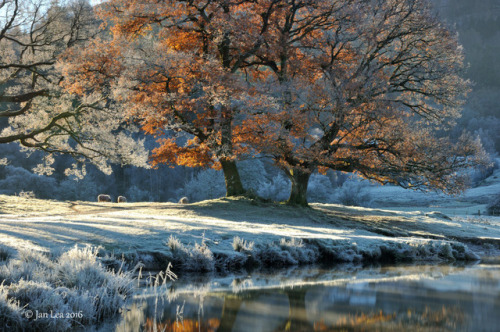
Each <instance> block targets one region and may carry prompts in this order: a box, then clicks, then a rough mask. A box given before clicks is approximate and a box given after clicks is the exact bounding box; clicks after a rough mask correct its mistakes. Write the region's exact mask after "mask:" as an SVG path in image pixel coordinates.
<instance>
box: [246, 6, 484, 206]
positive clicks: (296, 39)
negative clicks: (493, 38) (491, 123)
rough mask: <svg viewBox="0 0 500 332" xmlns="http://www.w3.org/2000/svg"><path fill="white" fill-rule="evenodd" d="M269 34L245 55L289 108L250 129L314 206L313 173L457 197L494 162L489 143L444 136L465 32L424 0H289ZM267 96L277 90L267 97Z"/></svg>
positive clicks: (461, 88)
mask: <svg viewBox="0 0 500 332" xmlns="http://www.w3.org/2000/svg"><path fill="white" fill-rule="evenodd" d="M283 3H284V5H283V7H282V11H283V13H282V14H281V15H280V16H279V17H278V18H277V19H276V20H272V24H271V26H270V27H269V28H268V30H269V31H271V32H272V37H273V38H270V39H268V40H266V43H265V46H266V47H263V48H261V49H260V50H259V52H257V53H256V55H255V57H252V58H251V59H249V61H248V62H247V63H246V64H247V65H248V70H249V71H253V72H254V73H255V74H254V77H256V78H258V79H257V80H256V81H260V83H258V82H256V83H255V84H256V85H258V84H260V85H261V86H262V87H263V89H262V93H263V94H265V91H267V92H271V96H272V97H273V98H275V99H277V100H280V101H281V103H279V105H280V107H278V108H276V109H274V110H272V111H268V112H257V114H255V115H254V116H253V117H251V118H248V119H247V120H246V121H245V123H244V125H245V126H246V127H247V128H252V130H249V131H248V137H247V138H248V141H249V142H252V144H253V145H254V146H255V147H256V149H257V150H258V151H260V152H267V153H268V154H270V155H272V156H273V157H274V159H275V161H276V163H277V164H278V165H279V166H280V167H281V168H282V169H283V170H284V171H285V173H286V174H287V176H288V177H289V179H290V180H291V182H292V191H291V195H290V198H289V203H290V204H297V205H307V200H306V193H307V183H308V180H309V177H310V175H311V173H312V172H314V171H316V170H318V169H319V170H320V171H324V170H326V169H332V170H336V171H344V172H355V173H357V174H359V175H361V176H363V177H364V178H367V179H371V180H375V181H377V182H380V183H383V184H386V183H393V184H397V185H400V186H402V187H404V188H412V189H422V190H429V189H437V190H441V191H444V192H447V193H458V192H460V191H462V190H463V189H464V187H465V185H466V179H465V171H466V169H467V168H469V167H473V166H474V165H477V164H479V163H484V162H485V159H486V158H485V156H484V152H483V150H482V147H481V144H480V142H479V141H478V140H477V139H475V138H474V137H472V136H471V135H469V134H467V133H464V134H463V135H462V136H461V137H460V138H459V139H458V140H457V141H456V142H453V141H452V140H451V139H450V138H447V137H445V136H443V135H442V132H443V131H445V130H446V129H448V128H450V126H452V125H453V124H454V119H456V118H457V117H458V116H459V115H460V107H461V105H462V103H463V101H464V97H465V95H466V93H467V91H468V89H469V83H468V82H467V81H466V80H464V79H462V78H461V76H460V74H461V71H462V67H463V55H462V49H461V47H460V45H459V44H458V43H457V40H456V36H455V35H454V34H453V33H452V32H451V31H449V30H448V29H447V28H445V27H444V26H443V25H442V24H441V23H440V22H439V20H437V19H436V17H435V16H434V14H433V12H432V9H431V8H430V5H429V3H428V1H426V0H369V1H366V0H351V1H336V0H324V1H284V2H283ZM267 94H269V93H267Z"/></svg>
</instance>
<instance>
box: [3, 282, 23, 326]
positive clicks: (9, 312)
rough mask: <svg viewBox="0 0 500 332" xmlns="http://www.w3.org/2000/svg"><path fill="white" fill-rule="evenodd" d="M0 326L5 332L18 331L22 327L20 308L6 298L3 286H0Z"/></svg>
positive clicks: (12, 300)
mask: <svg viewBox="0 0 500 332" xmlns="http://www.w3.org/2000/svg"><path fill="white" fill-rule="evenodd" d="M0 326H3V328H4V329H5V330H6V331H19V330H21V327H22V315H21V308H20V307H19V306H18V305H17V304H16V303H15V301H14V299H9V298H8V297H7V292H6V291H5V287H4V286H3V285H2V286H0Z"/></svg>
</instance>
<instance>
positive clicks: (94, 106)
mask: <svg viewBox="0 0 500 332" xmlns="http://www.w3.org/2000/svg"><path fill="white" fill-rule="evenodd" d="M0 14H1V18H0V119H1V120H0V121H1V125H2V131H1V133H0V143H11V142H17V143H19V144H20V145H21V146H22V147H23V148H24V149H25V150H27V151H33V150H42V151H44V152H45V153H46V154H45V156H44V158H43V163H42V164H40V166H39V167H38V169H37V171H38V172H39V173H42V174H43V173H45V174H51V173H52V171H53V168H52V167H51V164H52V163H53V162H54V155H55V154H67V155H71V156H73V157H74V159H75V164H74V165H73V166H72V167H70V168H69V169H68V174H77V173H80V174H81V173H82V172H81V169H80V172H78V170H79V168H78V167H77V165H78V164H81V165H83V164H84V162H85V161H89V160H90V161H91V162H93V163H94V164H95V165H97V166H98V167H99V168H100V169H101V170H102V171H104V172H107V173H109V172H110V165H109V162H115V163H117V162H123V163H132V164H136V165H141V164H142V165H144V164H145V163H146V161H147V152H146V151H145V149H143V148H142V146H141V142H138V141H137V140H134V139H133V137H131V134H130V133H128V132H129V130H130V129H133V128H128V127H129V126H127V122H126V121H125V119H124V116H123V112H122V110H121V109H120V108H119V107H115V105H113V104H112V103H110V101H109V100H107V99H105V98H102V96H94V95H86V96H82V97H77V96H76V95H71V94H69V93H67V92H66V91H65V90H64V89H63V87H62V85H61V83H62V82H63V81H64V80H65V77H64V75H63V73H62V71H61V69H60V68H59V67H58V64H57V60H58V58H59V57H60V56H61V55H62V54H63V53H65V52H67V51H68V50H70V49H72V48H75V47H79V46H81V45H85V44H86V43H87V42H88V41H90V40H92V39H93V38H94V37H95V36H96V35H97V34H98V33H99V21H98V20H97V18H96V17H95V16H94V12H93V8H92V7H91V6H90V5H89V4H88V2H86V1H72V2H69V3H66V4H63V3H61V4H59V3H58V2H57V1H48V0H37V1H21V0H1V1H0Z"/></svg>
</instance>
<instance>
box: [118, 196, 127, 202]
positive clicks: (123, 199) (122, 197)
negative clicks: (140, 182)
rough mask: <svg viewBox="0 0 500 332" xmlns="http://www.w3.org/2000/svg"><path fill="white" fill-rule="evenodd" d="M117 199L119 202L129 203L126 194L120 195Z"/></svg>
mask: <svg viewBox="0 0 500 332" xmlns="http://www.w3.org/2000/svg"><path fill="white" fill-rule="evenodd" d="M116 201H117V202H118V203H127V197H125V196H118V199H117V200H116Z"/></svg>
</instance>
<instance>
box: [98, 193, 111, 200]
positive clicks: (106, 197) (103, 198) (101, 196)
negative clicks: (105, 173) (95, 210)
mask: <svg viewBox="0 0 500 332" xmlns="http://www.w3.org/2000/svg"><path fill="white" fill-rule="evenodd" d="M97 201H98V202H111V196H109V195H105V194H100V195H99V196H97Z"/></svg>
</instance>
